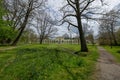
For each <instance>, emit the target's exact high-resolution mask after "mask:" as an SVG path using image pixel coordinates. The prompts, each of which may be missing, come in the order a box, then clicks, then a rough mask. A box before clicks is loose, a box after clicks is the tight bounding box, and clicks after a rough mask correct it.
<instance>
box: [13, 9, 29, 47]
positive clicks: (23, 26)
mask: <svg viewBox="0 0 120 80" xmlns="http://www.w3.org/2000/svg"><path fill="white" fill-rule="evenodd" d="M29 14H30V10H29V9H28V10H27V13H26V16H25V19H24V22H23V24H22V25H21V29H20V32H19V33H18V35H17V37H16V38H15V40H14V41H13V42H12V44H11V45H12V46H15V45H16V44H17V43H18V41H19V39H20V37H21V36H22V33H23V31H24V29H25V27H26V25H27V22H28V18H29Z"/></svg>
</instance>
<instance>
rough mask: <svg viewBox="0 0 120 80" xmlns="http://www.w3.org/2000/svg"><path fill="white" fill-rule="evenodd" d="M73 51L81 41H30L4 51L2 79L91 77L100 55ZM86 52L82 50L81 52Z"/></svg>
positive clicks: (0, 68)
mask: <svg viewBox="0 0 120 80" xmlns="http://www.w3.org/2000/svg"><path fill="white" fill-rule="evenodd" d="M89 49H90V51H89V53H88V55H87V56H86V57H82V56H80V55H75V54H72V53H73V52H74V51H77V50H79V46H78V45H27V46H21V47H18V48H16V49H13V50H9V51H3V52H0V80H90V76H91V74H92V71H93V69H94V67H95V62H96V59H97V58H98V54H97V48H96V47H95V46H89ZM81 54H82V53H81Z"/></svg>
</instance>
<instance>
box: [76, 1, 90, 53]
mask: <svg viewBox="0 0 120 80" xmlns="http://www.w3.org/2000/svg"><path fill="white" fill-rule="evenodd" d="M79 7H80V5H79V1H78V0H76V9H77V11H76V15H77V24H78V30H79V35H80V37H79V38H80V43H81V52H88V48H87V44H86V40H85V37H84V32H83V28H82V22H81V13H80V9H79Z"/></svg>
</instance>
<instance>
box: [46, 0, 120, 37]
mask: <svg viewBox="0 0 120 80" xmlns="http://www.w3.org/2000/svg"><path fill="white" fill-rule="evenodd" d="M104 3H106V4H107V6H104V7H102V10H107V11H109V10H111V9H112V8H114V7H115V6H116V5H118V4H119V3H120V0H104ZM63 4H64V0H48V7H49V8H50V11H51V13H52V14H53V15H54V16H55V17H56V16H59V15H60V14H59V9H60V8H61V7H62V6H63ZM99 4H100V3H99V2H98V1H96V2H95V3H94V6H97V5H99ZM91 26H93V27H94V34H97V29H98V25H97V23H95V22H92V24H91ZM57 27H58V29H59V31H58V35H59V36H61V35H63V34H64V33H67V32H68V30H67V27H66V26H57Z"/></svg>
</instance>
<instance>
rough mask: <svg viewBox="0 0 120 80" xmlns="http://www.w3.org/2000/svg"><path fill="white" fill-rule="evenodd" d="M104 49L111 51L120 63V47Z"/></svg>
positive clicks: (106, 47)
mask: <svg viewBox="0 0 120 80" xmlns="http://www.w3.org/2000/svg"><path fill="white" fill-rule="evenodd" d="M104 48H105V49H106V50H107V51H109V52H110V53H111V54H112V55H113V56H114V57H115V58H116V61H117V62H120V46H113V47H112V48H110V46H104Z"/></svg>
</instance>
